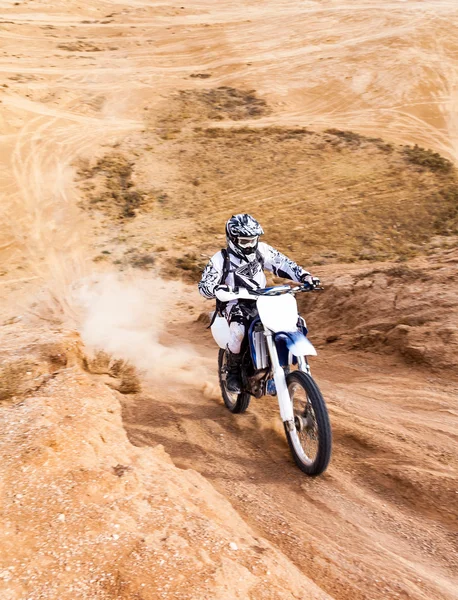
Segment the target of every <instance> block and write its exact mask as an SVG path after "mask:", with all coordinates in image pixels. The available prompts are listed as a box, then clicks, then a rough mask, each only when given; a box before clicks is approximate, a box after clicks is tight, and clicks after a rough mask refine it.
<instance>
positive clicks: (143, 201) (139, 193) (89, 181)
mask: <svg viewBox="0 0 458 600" xmlns="http://www.w3.org/2000/svg"><path fill="white" fill-rule="evenodd" d="M134 164H135V163H134V162H133V161H131V160H129V159H128V158H127V157H126V156H124V155H123V154H121V153H118V152H112V153H110V154H107V155H106V156H103V157H102V158H99V159H98V160H97V161H96V163H95V165H93V166H90V165H89V164H88V163H83V164H80V165H79V168H78V175H79V177H80V181H81V182H82V185H81V187H82V189H83V190H84V191H85V192H86V199H87V200H86V202H84V203H83V207H84V208H86V209H97V210H100V211H102V212H103V213H105V214H106V215H107V216H110V217H116V218H120V219H132V218H134V217H135V216H136V214H137V212H138V211H141V210H148V209H149V208H150V207H151V205H152V204H153V202H154V200H155V198H154V193H153V192H152V191H149V192H147V191H144V190H139V189H137V188H136V186H135V184H134V181H133V172H134Z"/></svg>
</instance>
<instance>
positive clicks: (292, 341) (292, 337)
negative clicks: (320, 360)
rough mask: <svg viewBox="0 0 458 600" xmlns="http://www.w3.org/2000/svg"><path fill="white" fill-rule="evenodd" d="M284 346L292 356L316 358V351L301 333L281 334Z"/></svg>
mask: <svg viewBox="0 0 458 600" xmlns="http://www.w3.org/2000/svg"><path fill="white" fill-rule="evenodd" d="M280 335H281V336H282V337H283V336H284V339H285V342H286V346H287V348H288V350H289V351H290V352H291V354H292V355H293V356H316V355H317V351H316V350H315V348H314V347H313V345H312V343H311V342H310V341H309V340H308V339H307V338H306V337H305V335H304V334H303V333H302V331H293V332H290V331H288V332H282V333H281V334H280Z"/></svg>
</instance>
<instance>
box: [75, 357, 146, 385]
mask: <svg viewBox="0 0 458 600" xmlns="http://www.w3.org/2000/svg"><path fill="white" fill-rule="evenodd" d="M85 367H86V369H87V370H88V371H89V372H90V373H94V374H95V375H109V376H110V377H112V378H113V379H114V380H117V381H113V385H112V386H111V387H113V388H115V389H116V390H118V392H121V393H122V394H135V393H137V392H139V391H140V390H141V384H140V377H139V375H138V372H137V369H136V368H135V367H134V365H132V364H131V363H130V362H129V361H128V360H124V359H119V358H114V357H113V356H112V355H111V354H109V353H108V352H105V351H104V350H98V351H96V352H95V354H94V355H93V356H92V357H86V360H85Z"/></svg>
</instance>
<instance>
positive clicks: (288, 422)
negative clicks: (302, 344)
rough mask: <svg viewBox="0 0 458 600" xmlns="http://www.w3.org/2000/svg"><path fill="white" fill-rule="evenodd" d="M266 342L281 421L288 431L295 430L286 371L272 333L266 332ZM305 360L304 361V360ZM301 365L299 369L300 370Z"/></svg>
mask: <svg viewBox="0 0 458 600" xmlns="http://www.w3.org/2000/svg"><path fill="white" fill-rule="evenodd" d="M265 335H266V342H267V348H268V349H269V354H270V361H271V364H272V371H273V376H274V381H275V387H276V388H277V398H278V406H279V408H280V416H281V420H282V421H283V423H284V424H285V427H286V428H287V429H288V431H291V430H292V429H294V412H293V404H292V402H291V398H290V396H289V392H288V386H287V385H286V377H285V371H284V370H283V367H282V366H281V364H280V361H279V360H278V352H277V347H276V346H275V342H274V340H273V336H272V332H271V331H266V332H265ZM302 360H304V359H302ZM300 366H301V365H300V364H299V368H300ZM291 428H292V429H291Z"/></svg>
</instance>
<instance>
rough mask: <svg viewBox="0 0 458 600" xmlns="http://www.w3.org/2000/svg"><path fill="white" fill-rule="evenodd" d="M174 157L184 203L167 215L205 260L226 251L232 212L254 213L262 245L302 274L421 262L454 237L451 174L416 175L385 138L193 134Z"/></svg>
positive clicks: (456, 208) (233, 131) (457, 195)
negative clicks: (431, 248)
mask: <svg viewBox="0 0 458 600" xmlns="http://www.w3.org/2000/svg"><path fill="white" fill-rule="evenodd" d="M173 151H174V158H175V160H176V163H177V165H178V166H179V172H180V173H181V181H180V193H179V194H177V197H179V198H180V202H179V205H178V203H177V201H171V202H170V203H169V209H170V210H174V209H175V210H180V211H181V213H182V214H185V215H186V216H187V217H189V219H190V220H191V221H192V222H194V223H195V224H196V225H195V228H196V239H200V241H201V243H200V246H199V249H200V250H201V251H202V252H207V253H208V254H209V255H211V254H212V253H213V252H214V251H216V250H217V249H218V247H221V243H224V239H223V235H222V234H223V232H224V222H225V221H226V220H227V218H228V216H230V215H231V214H235V213H236V212H250V213H252V214H253V215H254V216H255V217H256V218H258V219H259V220H260V221H261V222H262V224H263V226H264V229H265V231H266V238H265V239H266V241H268V242H270V243H272V244H273V245H276V246H277V247H278V248H279V249H281V250H282V251H284V252H286V253H287V254H290V255H292V256H294V257H295V258H296V259H297V260H298V261H299V262H302V263H304V264H305V265H307V264H310V263H311V262H316V263H318V264H325V263H328V262H339V261H350V262H352V261H358V260H368V261H376V260H385V259H399V260H404V259H408V258H410V257H412V256H415V255H417V254H420V253H423V252H424V251H425V248H426V244H427V242H428V241H429V240H430V239H431V238H432V237H434V236H436V235H443V236H447V235H453V234H454V233H455V232H457V231H458V185H457V178H456V173H455V170H454V169H451V170H448V171H445V172H444V171H443V170H440V171H431V170H430V169H428V168H422V169H418V168H417V166H416V165H412V164H411V163H410V162H406V160H405V154H404V150H403V149H398V148H394V147H393V146H391V145H387V144H385V142H383V140H381V139H379V138H367V137H364V136H361V135H359V134H353V133H351V132H340V131H339V130H328V132H326V133H323V134H321V133H315V132H311V131H309V130H307V129H305V128H281V127H268V128H262V127H261V128H255V127H240V128H217V127H211V128H208V129H207V128H202V127H197V128H195V129H194V130H192V132H190V131H189V130H188V131H186V132H183V134H181V136H180V138H179V140H175V142H174V144H173ZM444 160H445V159H444ZM196 182H198V185H196ZM214 234H216V236H215V235H214ZM218 234H221V235H218ZM183 250H184V248H183ZM188 252H189V251H188ZM182 262H183V264H184V266H183V264H180V268H181V269H184V270H189V271H191V270H192V268H193V267H192V265H191V264H188V263H189V261H188V259H187V258H184V259H182ZM191 262H192V261H191Z"/></svg>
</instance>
